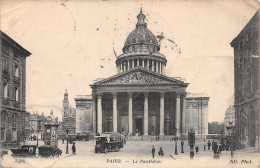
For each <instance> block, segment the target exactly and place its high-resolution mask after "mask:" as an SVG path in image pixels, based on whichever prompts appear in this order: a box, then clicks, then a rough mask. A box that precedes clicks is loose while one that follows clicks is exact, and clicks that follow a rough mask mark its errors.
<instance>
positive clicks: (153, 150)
mask: <svg viewBox="0 0 260 168" xmlns="http://www.w3.org/2000/svg"><path fill="white" fill-rule="evenodd" d="M154 153H155V148H154V146H153V147H152V156H153V158H154Z"/></svg>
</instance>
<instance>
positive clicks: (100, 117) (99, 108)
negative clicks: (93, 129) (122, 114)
mask: <svg viewBox="0 0 260 168" xmlns="http://www.w3.org/2000/svg"><path fill="white" fill-rule="evenodd" d="M97 113H98V132H99V133H102V93H98V94H97Z"/></svg>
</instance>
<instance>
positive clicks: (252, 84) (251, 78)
mask: <svg viewBox="0 0 260 168" xmlns="http://www.w3.org/2000/svg"><path fill="white" fill-rule="evenodd" d="M253 88H254V78H253V75H250V92H251V93H252V92H253Z"/></svg>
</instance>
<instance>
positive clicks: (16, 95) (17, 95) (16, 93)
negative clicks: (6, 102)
mask: <svg viewBox="0 0 260 168" xmlns="http://www.w3.org/2000/svg"><path fill="white" fill-rule="evenodd" d="M14 90H15V101H19V88H15V89H14Z"/></svg>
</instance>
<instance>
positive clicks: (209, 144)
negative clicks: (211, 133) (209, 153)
mask: <svg viewBox="0 0 260 168" xmlns="http://www.w3.org/2000/svg"><path fill="white" fill-rule="evenodd" d="M210 146H211V143H210V140H209V141H208V150H210Z"/></svg>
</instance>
